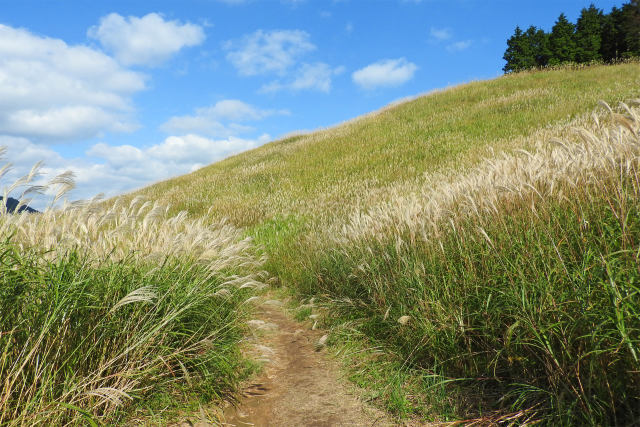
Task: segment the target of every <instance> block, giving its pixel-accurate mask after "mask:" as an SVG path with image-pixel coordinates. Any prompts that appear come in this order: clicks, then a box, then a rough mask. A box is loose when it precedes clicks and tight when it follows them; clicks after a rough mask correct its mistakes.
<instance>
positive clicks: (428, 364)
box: [0, 62, 640, 425]
mask: <svg viewBox="0 0 640 427" xmlns="http://www.w3.org/2000/svg"><path fill="white" fill-rule="evenodd" d="M639 88H640V64H639V63H637V62H636V63H633V62H632V63H626V64H619V65H615V66H591V67H579V68H564V69H556V70H549V71H544V72H527V73H519V74H512V75H507V76H504V77H500V78H497V79H494V80H489V81H482V82H472V83H469V84H465V85H461V86H457V87H454V88H450V89H446V90H442V91H437V92H434V93H431V94H427V95H424V96H421V97H417V98H416V99H414V100H411V101H407V102H403V103H399V104H397V105H393V106H389V107H387V108H384V109H382V110H380V111H378V112H374V113H371V114H369V115H367V116H365V117H361V118H358V119H354V120H352V121H350V122H347V123H344V124H342V125H339V126H336V127H333V128H331V129H327V130H321V131H317V132H314V133H309V134H304V135H299V136H293V137H290V138H286V139H283V140H280V141H276V142H273V143H270V144H267V145H265V146H262V147H260V148H257V149H255V150H251V151H248V152H245V153H242V154H239V155H237V156H234V157H231V158H228V159H226V160H223V161H221V162H218V163H216V164H213V165H211V166H208V167H205V168H202V169H200V170H198V171H196V172H194V173H192V174H189V175H185V176H181V177H177V178H174V179H171V180H168V181H164V182H160V183H157V184H155V185H152V186H150V187H147V188H144V189H141V190H140V191H137V192H135V193H133V194H130V195H127V196H125V197H124V198H121V199H120V201H119V202H117V203H116V204H115V205H113V203H107V204H106V205H102V204H95V205H94V204H90V205H88V206H79V207H77V208H75V210H74V211H69V212H70V213H69V214H60V213H55V212H50V213H47V214H46V215H45V216H44V217H43V218H44V219H43V220H42V221H33V220H32V219H31V217H28V216H25V215H23V216H19V217H12V218H14V219H11V220H8V219H6V218H3V219H2V221H3V222H0V230H2V236H3V238H4V236H7V238H6V243H5V246H6V250H4V251H3V252H1V253H3V254H5V255H3V256H4V257H5V258H6V259H7V260H8V261H5V262H4V263H3V264H2V267H0V268H4V269H5V270H4V271H5V272H6V273H7V274H6V275H4V274H3V276H0V277H3V278H4V277H6V278H7V279H0V280H5V284H4V286H5V288H6V289H13V288H12V286H14V287H15V291H11V292H13V293H14V294H15V295H16V297H15V298H14V300H15V302H10V303H7V307H3V311H2V313H5V312H6V311H5V310H9V309H10V307H24V309H22V310H23V311H21V312H24V313H27V312H28V310H33V312H34V313H35V314H37V316H44V317H42V319H48V318H49V317H47V316H53V315H55V316H61V317H58V318H56V319H58V320H56V321H51V322H48V321H46V320H38V321H37V323H33V324H32V323H29V322H30V320H29V319H31V318H35V319H40V318H39V317H37V316H36V317H33V316H30V317H24V316H23V317H20V316H18V317H16V316H13V315H12V316H9V317H7V318H5V319H3V320H2V321H3V322H4V323H2V324H1V326H2V331H3V332H2V333H3V335H1V336H0V343H1V344H2V347H1V348H2V349H4V350H3V352H2V353H0V373H2V377H3V378H5V377H7V378H14V379H15V380H12V381H8V382H5V385H4V388H3V389H2V393H3V394H2V395H1V396H0V405H4V406H2V407H1V409H2V411H0V412H2V413H3V414H7V415H5V419H6V420H9V419H11V420H17V421H15V423H16V424H19V423H21V422H22V423H25V422H26V423H28V422H31V421H33V420H38V421H40V420H44V421H43V422H47V421H50V420H55V421H59V420H65V421H67V420H71V421H76V422H79V420H83V419H84V418H85V417H93V418H95V419H99V420H107V421H109V420H116V419H120V418H118V417H123V416H125V415H122V411H124V409H122V408H125V407H131V406H132V405H128V406H127V405H124V404H123V403H122V402H127V401H129V400H136V401H140V400H142V398H144V397H145V396H149V394H150V393H152V392H154V391H155V390H164V389H165V388H164V385H166V383H167V382H169V383H171V384H180V383H184V382H185V381H191V379H194V380H193V381H195V382H196V383H197V384H200V385H201V387H205V385H206V384H212V383H211V379H212V378H220V379H221V380H220V382H213V384H214V385H213V386H211V387H210V388H209V389H208V390H209V391H208V395H215V394H222V393H224V392H225V390H228V389H230V388H232V387H233V384H234V383H235V381H236V380H237V378H238V368H239V367H238V366H230V365H229V363H228V362H227V361H228V360H229V358H227V357H224V355H225V354H229V353H232V352H234V351H236V347H235V343H236V342H237V339H238V338H239V336H240V335H241V332H242V331H241V329H240V327H239V325H240V321H241V319H242V315H243V311H244V307H245V306H246V305H245V304H243V301H244V300H245V299H246V297H247V295H246V291H245V289H246V288H255V287H261V286H262V285H261V283H262V282H263V281H264V280H265V279H266V277H265V276H264V275H262V273H261V272H260V271H261V270H262V269H266V270H267V271H268V273H269V275H270V276H271V277H272V278H275V279H276V281H277V282H278V283H280V284H281V285H284V286H283V287H286V289H287V290H288V292H292V293H293V294H294V295H295V296H296V297H297V298H298V299H299V300H302V301H305V302H308V300H309V299H312V298H313V301H314V303H313V304H312V305H313V308H310V307H311V304H306V305H305V306H304V308H303V309H302V310H301V311H300V317H304V316H306V315H308V314H309V313H311V311H310V310H313V312H314V313H315V312H318V313H321V314H325V316H324V320H323V321H322V325H324V326H325V327H326V328H328V329H330V330H331V334H330V339H329V342H330V343H332V344H333V348H334V349H335V350H336V352H339V353H340V354H342V358H343V360H345V361H346V363H347V364H348V365H350V368H349V369H350V376H351V378H352V379H353V380H354V381H355V382H356V383H358V384H359V385H361V386H363V387H364V388H365V389H367V390H368V391H367V392H368V393H369V395H370V396H371V398H372V400H374V401H376V402H378V403H379V404H380V405H382V406H385V407H386V408H387V409H389V410H390V411H392V412H394V413H395V414H396V415H398V416H400V417H418V418H420V419H423V420H436V421H446V420H464V419H466V420H477V421H478V422H481V423H491V422H500V421H508V420H511V421H513V422H516V423H525V422H527V421H544V422H546V423H548V424H553V425H558V424H567V425H571V424H573V425H584V424H596V425H604V424H619V425H625V424H630V423H633V422H635V421H637V420H638V417H640V414H639V413H638V409H637V408H640V374H639V372H640V361H639V357H640V323H639V321H638V319H640V316H639V315H640V288H639V287H638V280H639V277H638V271H640V270H638V254H639V253H640V211H639V210H638V201H639V199H640V175H639V174H638V167H639V166H640V165H639V164H638V154H639V150H640V141H638V127H639V121H638V111H637V109H634V108H636V107H634V105H635V104H634V101H633V100H634V99H636V100H637V99H638V98H639V97H640V89H639ZM600 100H603V101H604V102H605V104H599V103H598V102H599V101H600ZM621 101H624V102H626V103H627V104H625V105H618V103H619V102H621ZM608 105H611V106H612V108H613V110H615V111H610V110H609V107H608ZM627 105H628V106H627ZM577 128H581V129H583V130H581V131H580V130H576V129H577ZM138 196H142V197H143V198H144V199H146V200H150V201H152V204H148V205H144V206H143V205H141V204H140V203H141V202H139V200H138V199H137V197H138ZM162 206H170V208H169V209H165V208H163V207H162ZM183 211H184V212H186V216H185V214H179V212H183ZM176 215H178V216H177V217H176ZM76 216H78V217H79V218H81V220H79V221H77V220H76ZM173 218H175V219H173ZM61 230H69V233H62V232H61ZM64 234H70V235H72V236H74V239H62V237H61V236H62V235H64ZM9 236H10V237H9ZM254 244H256V246H257V247H258V248H259V251H261V253H262V254H263V255H264V256H265V258H264V259H263V258H261V257H260V256H259V255H257V254H256V249H255V248H254V246H253V245H254ZM167 248H170V249H167ZM158 260H161V261H162V263H160V264H158ZM158 265H160V267H156V266H158ZM13 272H18V273H13ZM16 275H17V276H16ZM59 277H77V280H70V281H68V280H64V281H58V282H56V280H54V279H55V278H59ZM176 278H177V279H176ZM46 283H52V285H51V286H53V288H54V289H55V292H49V291H48V290H47V291H45V288H44V287H43V286H44V284H46ZM55 283H58V285H55ZM87 283H92V284H94V285H92V287H91V288H90V289H89V288H87V286H86V284H87ZM8 285H9V286H8ZM7 286H8V287H7ZM56 286H58V287H62V288H61V289H62V291H58V290H57V289H58V287H56ZM174 287H178V288H179V289H175V288H174ZM241 288H242V289H241ZM203 289H204V290H205V291H202V290H203ZM47 298H51V301H50V302H49V300H48V299H47ZM174 299H175V300H174ZM3 300H4V301H10V299H4V298H3ZM14 300H11V301H14ZM35 301H38V302H39V301H48V302H47V304H48V305H47V306H48V307H54V308H55V307H60V309H54V310H44V309H42V308H41V307H43V305H42V304H40V305H38V304H35V305H34V302H35ZM70 301H71V302H70ZM96 301H99V302H100V303H99V304H97V303H96ZM123 301H124V302H123ZM125 303H128V304H125ZM67 304H71V305H70V306H69V307H71V308H69V309H68V310H67V309H66V308H64V307H67ZM180 304H183V305H180ZM182 306H184V307H186V308H185V311H184V313H190V314H189V315H188V316H190V317H188V318H189V319H191V320H190V321H187V322H182V321H180V322H174V320H175V319H177V318H178V317H176V316H178V315H177V314H175V313H177V312H180V313H183V311H181V309H179V308H176V307H182ZM117 310H131V312H132V314H131V315H130V316H111V315H110V313H113V312H117ZM175 310H177V312H176V311H175ZM71 312H73V313H82V315H81V319H93V320H92V321H89V320H86V322H85V323H83V324H82V326H81V327H79V329H76V328H73V329H69V328H68V327H67V326H66V325H67V323H65V322H68V320H67V319H70V318H69V317H68V315H67V314H66V313H71ZM51 313H53V314H51ZM84 313H93V317H91V316H86V315H85V314H84ZM185 315H186V314H185ZM7 322H8V323H7ZM12 322H17V323H12ZM114 322H115V323H114ZM131 322H133V324H135V327H132V326H131V325H132V323H131ZM54 324H55V325H57V327H58V329H56V330H53V329H50V328H49V326H46V325H54ZM38 325H45V326H38ZM198 325H206V327H205V326H202V327H200V326H198ZM183 328H186V329H183ZM72 330H73V331H76V330H79V331H84V332H83V334H80V335H79V336H76V335H73V334H71V335H65V334H69V333H70V331H72ZM6 331H9V333H8V334H7V333H6ZM114 331H127V333H122V334H118V333H115V332H114ZM148 331H154V333H153V334H150V333H148ZM161 331H162V333H161ZM67 336H68V338H64V342H69V343H70V344H69V345H68V346H62V347H56V346H54V345H53V344H52V343H53V342H54V340H56V341H55V342H61V341H60V340H59V339H58V338H57V337H67ZM86 337H92V339H91V342H92V343H93V342H96V343H97V344H95V345H91V346H88V347H87V338H86ZM94 337H95V338H94ZM16 340H22V341H19V342H20V343H21V346H20V347H16V346H15V345H12V343H14V342H18V341H16ZM114 340H121V341H114ZM114 342H115V343H117V344H116V345H113V343H114ZM138 343H140V344H138ZM158 343H159V344H158ZM194 343H198V346H195V347H192V345H195V344H194ZM206 346H209V347H207V349H208V350H205V349H204V347H206ZM16 348H25V349H27V350H23V351H17V350H15V349H16ZM129 348H135V349H136V351H139V352H140V353H136V356H135V357H128V356H123V353H122V351H123V350H122V349H127V350H126V351H129V350H128V349H129ZM29 349H34V350H33V351H31V350H29ZM35 354H46V355H50V357H51V362H48V364H41V363H39V361H37V360H36V358H35V356H34V355H35ZM85 354H86V355H85ZM194 354H196V355H198V356H199V357H200V359H198V358H196V360H202V362H198V363H195V365H193V364H187V363H186V360H187V359H188V360H190V359H191V358H192V357H193V355H194ZM215 354H218V355H222V358H221V359H220V358H218V359H216V357H215V356H214V355H215ZM81 355H83V356H82V357H81ZM125 360H126V361H127V363H124V361H125ZM167 360H169V361H168V362H167V363H165V362H166V361H167ZM120 362H122V363H120ZM129 363H133V364H132V365H129ZM116 365H117V368H116ZM43 366H47V368H46V369H45V368H43ZM105 366H106V368H104V367H105ZM158 372H160V374H158ZM151 376H159V377H160V378H162V380H161V381H159V382H158V383H155V382H153V381H150V380H149V378H151ZM20 378H29V381H30V382H28V384H32V383H33V384H44V385H46V386H45V387H40V386H34V387H26V388H25V387H18V384H19V383H20V381H19V379H20ZM165 378H166V381H165V380H164V379H165ZM197 378H199V379H200V380H201V381H200V382H198V381H196V380H195V379H197ZM25 384H26V383H25ZM114 390H116V391H114ZM87 407H89V408H90V410H89V413H88V414H85V413H84V412H82V411H85V409H83V410H82V411H80V410H79V408H87ZM133 407H134V408H135V406H133ZM128 411H129V412H127V413H128V414H129V415H130V414H131V411H134V409H128ZM125 412H126V411H125ZM4 421H5V420H0V423H2V422H4Z"/></svg>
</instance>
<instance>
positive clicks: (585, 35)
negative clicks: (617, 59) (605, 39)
mask: <svg viewBox="0 0 640 427" xmlns="http://www.w3.org/2000/svg"><path fill="white" fill-rule="evenodd" d="M603 20H604V15H603V14H602V11H601V10H600V9H598V8H596V7H595V6H594V5H593V4H591V6H589V8H588V9H584V8H583V9H582V11H581V12H580V17H579V18H578V21H577V22H576V32H575V41H576V61H577V62H591V61H598V60H600V59H602V55H601V54H600V47H601V45H602V25H603Z"/></svg>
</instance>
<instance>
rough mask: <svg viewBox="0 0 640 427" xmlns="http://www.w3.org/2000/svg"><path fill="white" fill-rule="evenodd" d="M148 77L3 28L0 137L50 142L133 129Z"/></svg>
mask: <svg viewBox="0 0 640 427" xmlns="http://www.w3.org/2000/svg"><path fill="white" fill-rule="evenodd" d="M144 88H145V76H144V75H142V74H140V73H136V72H133V71H130V70H127V69H125V68H122V67H121V66H120V65H119V64H118V63H117V62H116V61H114V60H113V59H112V58H111V57H109V56H107V55H105V54H104V53H102V52H99V51H96V50H93V49H91V48H89V47H86V46H69V45H67V44H66V43H65V42H64V41H62V40H59V39H52V38H46V37H40V36H36V35H34V34H32V33H30V32H29V31H27V30H24V29H16V28H12V27H9V26H6V25H2V24H0V135H2V134H4V135H9V136H15V137H25V138H29V139H33V140H36V141H38V140H43V141H47V142H52V141H64V140H77V139H82V138H89V137H93V136H96V135H99V134H100V133H101V132H103V131H125V130H130V129H132V128H134V127H135V123H134V122H133V121H132V119H131V117H130V116H131V114H132V113H133V107H132V106H131V100H130V96H131V95H132V94H133V93H135V92H137V91H140V90H142V89H144Z"/></svg>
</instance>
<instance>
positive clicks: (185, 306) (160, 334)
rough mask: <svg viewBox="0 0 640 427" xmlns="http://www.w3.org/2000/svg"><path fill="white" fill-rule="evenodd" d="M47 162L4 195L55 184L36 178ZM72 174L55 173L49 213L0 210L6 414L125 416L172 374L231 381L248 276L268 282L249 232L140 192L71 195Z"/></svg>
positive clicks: (31, 421) (1, 402)
mask: <svg viewBox="0 0 640 427" xmlns="http://www.w3.org/2000/svg"><path fill="white" fill-rule="evenodd" d="M39 166H40V165H36V167H34V168H33V169H32V170H31V172H30V173H29V174H28V175H26V176H25V177H23V178H21V179H19V180H18V181H17V182H16V183H14V184H12V185H10V186H8V187H7V188H6V189H5V192H4V195H5V198H6V197H7V195H8V194H11V192H21V204H24V203H25V200H24V197H25V196H26V195H28V194H33V193H43V192H44V191H46V190H47V188H46V187H34V186H31V187H30V185H31V184H32V182H33V180H34V179H35V178H36V177H37V176H38V169H39ZM7 169H8V168H3V171H6V170H7ZM72 178H73V177H72V175H71V174H70V173H65V174H62V175H60V176H58V177H56V178H54V179H53V180H51V182H50V183H49V188H53V189H54V190H56V192H55V195H54V196H53V197H52V200H51V202H50V203H49V205H48V207H47V209H46V210H45V211H44V212H42V213H39V214H29V213H26V212H22V213H15V214H8V213H7V212H6V210H4V211H2V212H0V378H2V381H1V383H0V425H39V424H40V425H69V424H96V423H115V422H116V421H118V420H119V421H118V422H121V421H123V420H124V419H126V418H127V417H129V416H130V415H127V414H130V413H131V409H132V408H134V407H136V404H138V403H140V402H141V400H142V399H144V398H145V397H149V396H153V394H154V393H159V392H164V391H165V390H171V389H172V387H183V386H185V385H188V386H189V387H190V388H192V391H191V393H198V394H201V395H202V397H203V398H206V397H208V398H214V397H216V396H218V397H219V396H222V395H223V394H225V393H229V392H232V391H233V388H234V386H235V382H236V381H237V379H238V375H239V372H240V370H239V363H240V358H239V354H238V353H237V347H236V344H237V342H238V340H239V339H240V338H241V334H242V326H241V324H242V319H243V317H244V314H243V313H244V308H243V307H244V305H243V301H245V300H246V299H247V297H248V295H247V294H246V292H245V291H244V290H243V289H244V288H252V289H253V288H256V287H262V286H265V285H264V284H263V282H262V278H263V276H262V274H261V273H260V265H261V263H262V262H263V261H262V259H260V258H259V257H257V256H256V255H255V251H254V250H253V248H252V243H251V240H250V239H249V238H245V237H243V236H242V235H241V233H240V232H239V231H238V230H237V229H236V228H234V227H232V226H230V225H229V224H227V223H225V222H224V221H220V222H218V223H216V224H213V225H206V226H205V225H204V223H203V221H202V220H191V219H189V218H188V216H187V215H186V214H185V213H177V214H175V215H169V214H168V211H169V210H168V208H167V207H164V206H161V205H159V204H158V203H151V202H148V201H144V200H142V199H141V198H136V199H133V200H131V201H129V202H127V203H123V202H122V201H115V202H114V203H110V204H106V203H103V202H101V201H100V200H99V199H94V200H90V201H84V202H75V203H68V202H63V201H62V200H63V198H64V195H65V194H66V193H67V192H68V191H69V190H70V189H71V188H72V187H73V180H72ZM5 200H6V199H5ZM60 203H62V206H61V207H60V208H57V206H58V205H59V204H60ZM3 206H4V204H3Z"/></svg>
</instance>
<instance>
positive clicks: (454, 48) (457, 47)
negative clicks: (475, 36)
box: [447, 40, 473, 52]
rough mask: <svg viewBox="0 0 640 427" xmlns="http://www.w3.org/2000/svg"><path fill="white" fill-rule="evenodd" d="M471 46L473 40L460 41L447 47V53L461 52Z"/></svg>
mask: <svg viewBox="0 0 640 427" xmlns="http://www.w3.org/2000/svg"><path fill="white" fill-rule="evenodd" d="M472 44H473V40H462V41H459V42H455V43H451V44H450V45H448V46H447V50H448V51H449V52H459V51H461V50H465V49H468V48H469V47H471V45H472Z"/></svg>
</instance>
